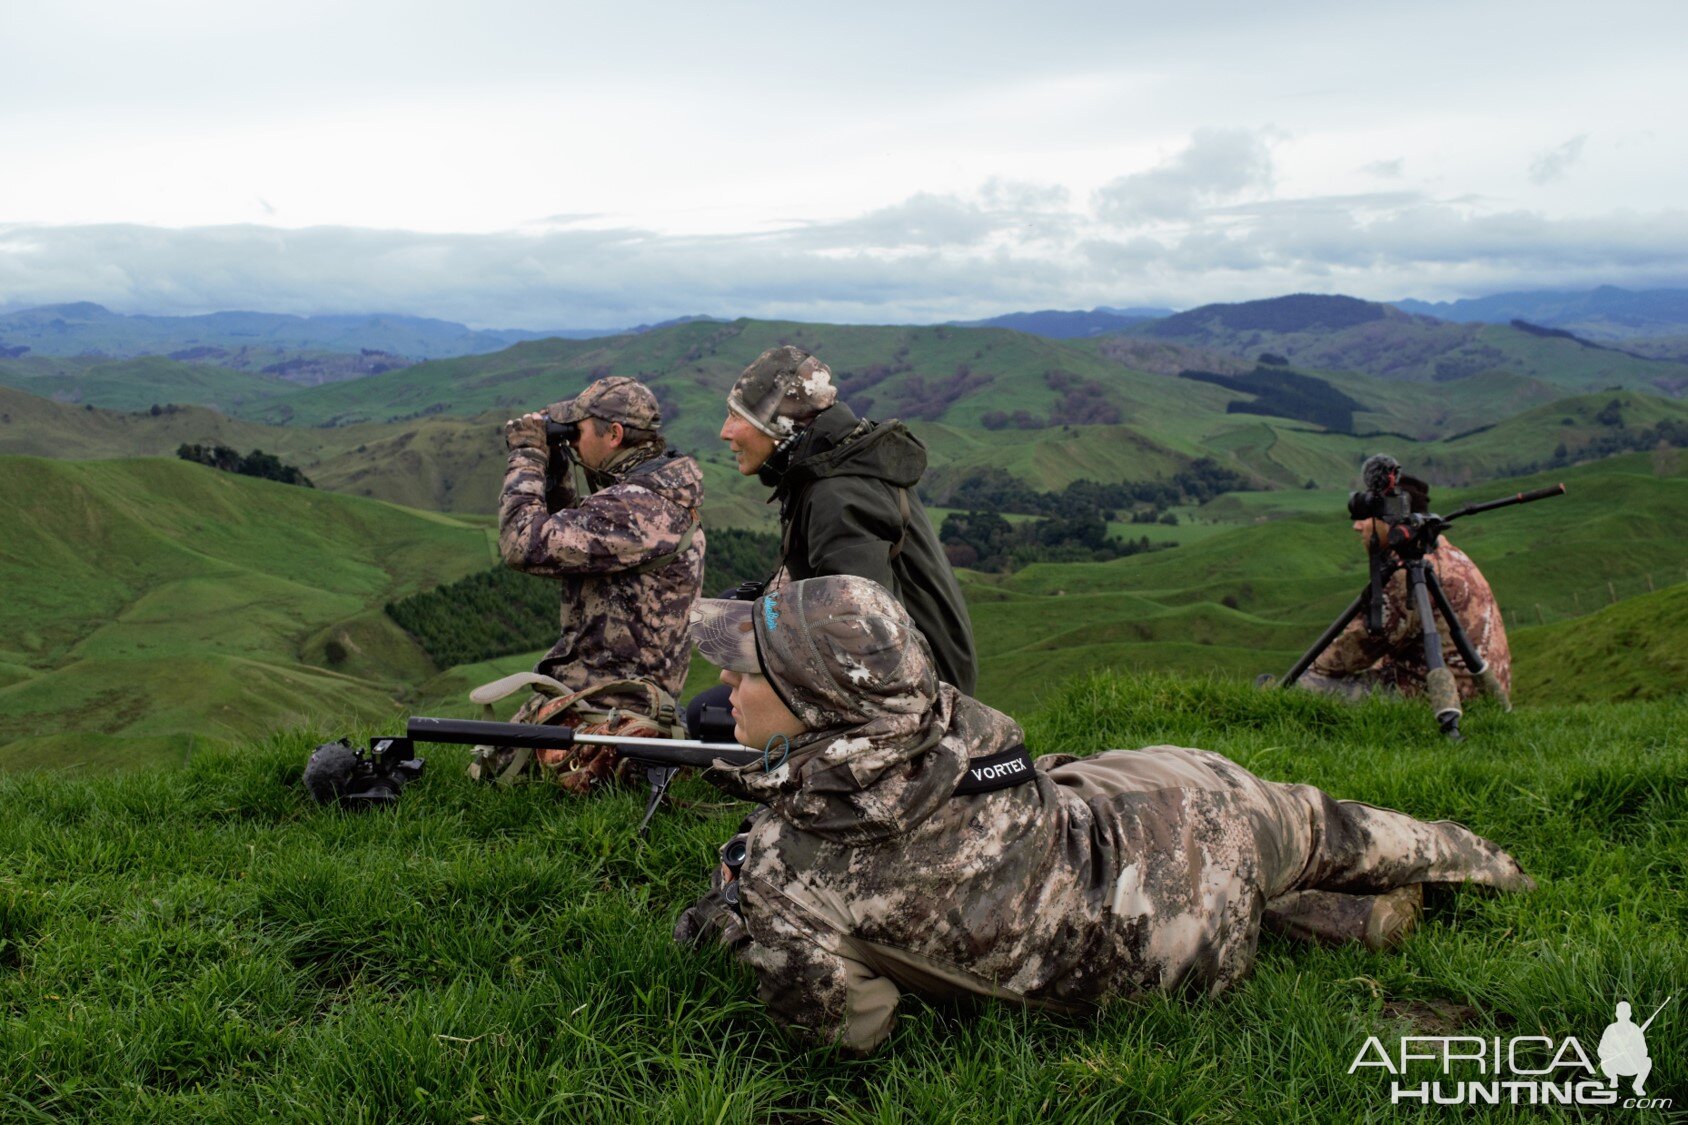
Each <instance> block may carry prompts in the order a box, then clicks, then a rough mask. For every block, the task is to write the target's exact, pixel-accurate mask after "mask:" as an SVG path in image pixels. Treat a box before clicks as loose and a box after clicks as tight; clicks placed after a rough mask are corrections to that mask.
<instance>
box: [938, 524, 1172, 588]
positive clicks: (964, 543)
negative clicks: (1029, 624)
mask: <svg viewBox="0 0 1688 1125" xmlns="http://www.w3.org/2000/svg"><path fill="white" fill-rule="evenodd" d="M938 539H939V541H940V542H941V543H943V545H944V554H945V556H946V557H947V558H948V559H949V562H950V565H951V566H965V567H971V568H973V569H974V570H989V571H996V572H998V573H1006V572H1008V571H1014V570H1019V569H1020V568H1021V567H1023V566H1029V565H1030V564H1032V563H1036V562H1106V561H1107V560H1108V559H1117V558H1121V557H1123V556H1125V555H1135V554H1138V553H1140V552H1143V551H1153V550H1156V549H1157V547H1172V546H1176V544H1173V543H1162V544H1154V543H1150V542H1149V539H1148V537H1147V536H1144V537H1143V538H1141V539H1118V538H1113V537H1110V536H1109V535H1108V525H1107V524H1106V523H1105V522H1104V521H1103V520H1102V518H1101V516H1100V515H1099V514H1098V513H1096V512H1094V511H1092V512H1090V513H1089V514H1087V515H1079V516H1074V517H1066V516H1054V517H1050V518H1048V519H1040V520H1030V521H1025V522H1021V523H1009V522H1008V521H1007V520H1006V519H1004V518H1003V517H1002V516H1001V514H999V513H997V512H968V513H966V514H965V515H963V514H962V513H960V512H951V513H950V514H949V515H947V516H945V517H944V523H943V526H942V527H940V528H939V529H938Z"/></svg>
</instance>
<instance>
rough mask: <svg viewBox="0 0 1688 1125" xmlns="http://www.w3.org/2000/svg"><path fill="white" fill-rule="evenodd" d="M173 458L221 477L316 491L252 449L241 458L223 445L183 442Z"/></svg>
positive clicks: (300, 475) (303, 477)
mask: <svg viewBox="0 0 1688 1125" xmlns="http://www.w3.org/2000/svg"><path fill="white" fill-rule="evenodd" d="M152 409H153V413H155V414H156V413H159V408H158V407H156V406H155V407H153V408H152ZM176 456H177V457H180V458H181V459H182V460H184V461H192V462H194V463H195V464H199V465H209V466H211V468H213V469H219V470H221V471H222V472H225V473H239V474H240V475H241V476H245V477H261V478H263V479H264V480H273V481H280V482H281V483H282V484H298V485H303V486H304V487H306V488H315V487H316V485H314V484H312V483H311V478H310V477H307V476H306V475H305V474H304V473H302V472H300V471H299V469H298V468H297V467H295V466H293V465H287V464H283V463H282V460H281V458H279V457H277V456H276V455H275V454H273V453H265V452H264V451H263V450H262V449H254V450H253V451H252V452H251V453H248V454H246V455H245V456H244V457H243V456H241V454H240V451H239V450H236V449H230V448H229V447H228V446H226V445H189V444H187V443H186V442H183V443H182V444H181V445H180V446H178V447H177V448H176Z"/></svg>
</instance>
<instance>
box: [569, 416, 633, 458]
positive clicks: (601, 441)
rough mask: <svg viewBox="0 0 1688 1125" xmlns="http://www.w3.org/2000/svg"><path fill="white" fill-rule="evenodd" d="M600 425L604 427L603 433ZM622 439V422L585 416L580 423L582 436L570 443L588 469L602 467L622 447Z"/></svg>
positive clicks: (576, 455) (575, 453)
mask: <svg viewBox="0 0 1688 1125" xmlns="http://www.w3.org/2000/svg"><path fill="white" fill-rule="evenodd" d="M599 427H602V428H603V432H602V433H600V432H599ZM621 439H622V428H621V423H620V422H605V421H602V420H600V419H597V418H585V419H582V421H581V423H580V436H579V437H577V438H575V439H574V440H573V441H572V442H570V443H569V444H570V445H572V446H573V447H574V455H575V457H577V458H579V460H580V463H581V464H582V465H585V466H586V467H587V468H588V469H601V468H603V467H604V466H605V465H606V464H608V463H609V460H610V458H612V457H614V456H615V454H616V451H617V450H619V449H620V448H621Z"/></svg>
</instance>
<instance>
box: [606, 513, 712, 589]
mask: <svg viewBox="0 0 1688 1125" xmlns="http://www.w3.org/2000/svg"><path fill="white" fill-rule="evenodd" d="M686 511H687V513H688V514H689V515H690V516H691V517H692V522H691V523H690V524H688V525H687V526H686V533H685V534H684V535H682V536H680V542H679V544H678V545H676V546H675V548H674V549H673V550H672V551H669V552H668V553H667V554H666V555H658V556H657V557H656V558H654V559H646V560H645V561H644V562H642V563H640V564H639V565H638V566H635V567H629V568H628V569H627V570H624V571H622V572H621V573H623V574H649V573H650V572H651V571H653V570H661V569H662V568H663V567H665V566H667V565H668V564H669V563H671V562H673V561H674V560H675V559H677V558H679V557H680V556H681V555H683V554H685V553H686V550H687V549H688V548H689V547H691V545H692V539H693V537H694V536H696V535H697V529H698V528H699V527H701V526H702V524H701V523H699V521H698V518H697V512H696V511H694V510H693V509H691V508H687V509H686Z"/></svg>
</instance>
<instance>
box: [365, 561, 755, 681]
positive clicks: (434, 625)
mask: <svg viewBox="0 0 1688 1125" xmlns="http://www.w3.org/2000/svg"><path fill="white" fill-rule="evenodd" d="M706 534H707V537H708V548H707V550H706V551H705V553H704V579H703V594H704V596H705V597H714V596H715V595H716V594H719V593H721V592H723V591H725V590H727V589H730V588H731V587H733V586H737V585H738V584H739V583H740V582H743V581H746V580H747V579H753V578H754V579H762V578H766V577H768V576H769V575H770V574H772V573H773V569H774V563H775V562H776V561H778V558H779V546H780V541H779V536H777V535H770V534H768V533H767V532H762V531H739V530H737V529H736V528H716V529H711V530H709V531H707V532H706ZM558 599H559V594H558V591H557V584H556V582H554V581H552V580H551V579H548V578H538V577H535V576H534V575H531V574H524V573H523V572H521V571H519V570H512V569H510V568H509V567H507V566H496V567H493V568H492V569H491V570H484V571H482V572H480V573H479V574H471V575H470V576H469V577H467V578H462V579H459V580H458V581H456V582H452V583H450V584H449V585H445V586H440V587H437V588H436V589H433V590H428V591H425V592H423V593H420V594H412V595H411V596H410V597H408V598H403V599H400V600H399V601H396V602H388V603H387V606H386V609H387V616H388V617H391V618H392V619H393V620H394V621H395V622H397V623H398V626H399V628H401V629H403V630H404V631H405V632H407V633H409V634H410V635H411V636H412V637H415V638H416V642H417V643H418V644H420V645H421V646H422V649H423V651H424V652H426V653H427V654H428V659H430V660H432V661H433V662H434V663H435V664H436V665H438V666H439V667H441V668H450V667H452V666H453V665H457V664H474V663H477V662H479V661H482V660H492V659H494V658H495V657H499V656H509V655H510V654H511V653H516V652H531V651H533V650H534V649H540V648H549V647H550V646H551V645H552V644H553V643H554V642H555V641H556V639H557V606H558Z"/></svg>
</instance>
